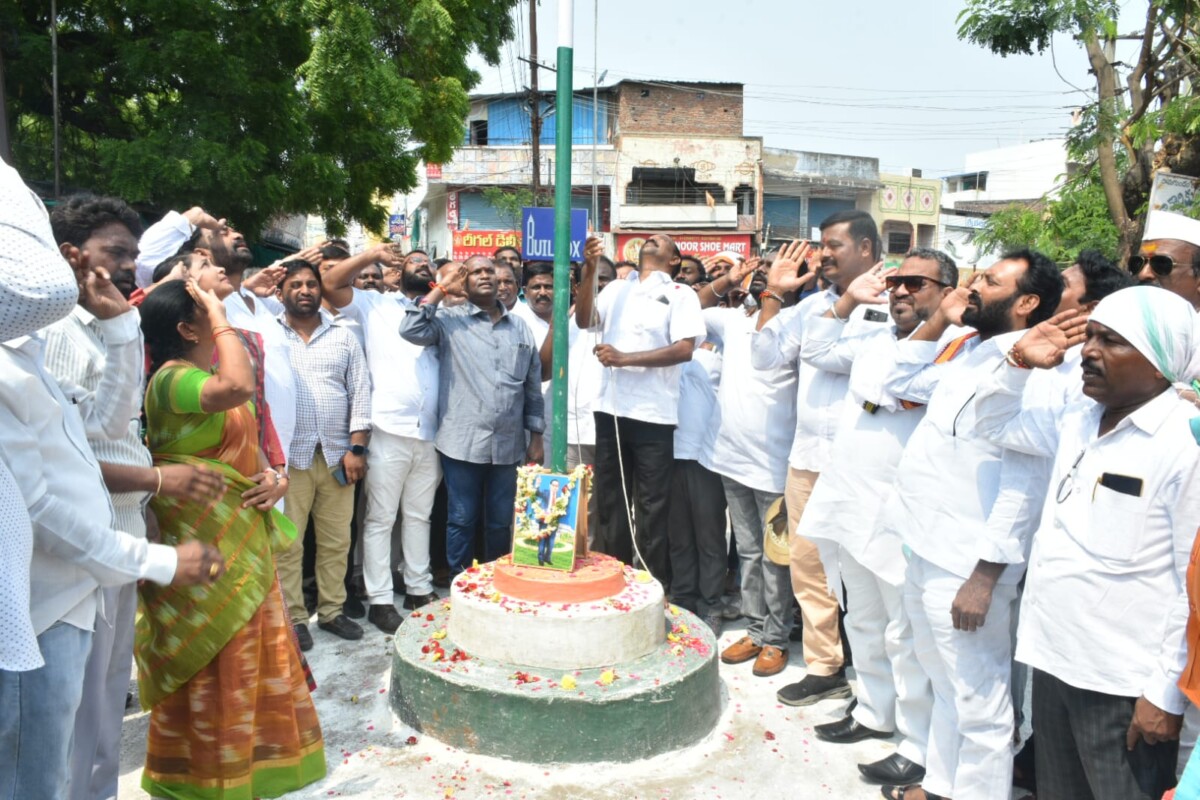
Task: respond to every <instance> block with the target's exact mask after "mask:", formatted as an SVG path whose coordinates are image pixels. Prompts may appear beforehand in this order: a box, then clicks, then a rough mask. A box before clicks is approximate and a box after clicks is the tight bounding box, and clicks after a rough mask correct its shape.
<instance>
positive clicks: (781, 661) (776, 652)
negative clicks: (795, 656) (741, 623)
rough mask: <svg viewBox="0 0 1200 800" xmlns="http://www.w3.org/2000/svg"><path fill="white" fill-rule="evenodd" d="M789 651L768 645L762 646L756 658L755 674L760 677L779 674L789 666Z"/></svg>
mask: <svg viewBox="0 0 1200 800" xmlns="http://www.w3.org/2000/svg"><path fill="white" fill-rule="evenodd" d="M787 662H788V651H787V650H780V649H779V648H778V647H771V646H770V645H767V646H766V647H764V648H762V652H761V653H759V654H758V658H756V659H754V674H755V675H757V676H758V677H760V678H769V677H771V676H772V675H777V674H779V673H780V672H781V671H782V670H783V668H784V667H786V666H787Z"/></svg>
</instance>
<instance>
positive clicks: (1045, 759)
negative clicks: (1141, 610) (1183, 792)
mask: <svg viewBox="0 0 1200 800" xmlns="http://www.w3.org/2000/svg"><path fill="white" fill-rule="evenodd" d="M1114 657H1119V654H1115V656H1114ZM1136 700H1137V698H1136V697H1117V696H1115V695H1110V694H1101V693H1100V692H1093V691H1089V690H1087V689H1077V688H1075V687H1074V686H1070V685H1069V684H1066V683H1063V682H1062V681H1060V680H1059V679H1058V678H1055V677H1054V676H1053V675H1050V674H1048V673H1045V672H1042V671H1041V670H1037V669H1035V670H1034V671H1033V727H1034V730H1035V731H1036V732H1037V750H1036V751H1035V756H1036V763H1037V796H1038V800H1142V798H1145V800H1159V798H1161V797H1162V796H1163V792H1165V791H1166V790H1167V789H1170V788H1171V787H1173V786H1174V785H1175V759H1176V757H1177V756H1178V754H1179V742H1160V743H1159V744H1156V745H1148V744H1146V743H1145V742H1144V741H1142V740H1140V739H1139V740H1138V743H1137V745H1136V746H1135V747H1134V749H1133V750H1132V752H1131V751H1129V750H1126V749H1125V732H1126V731H1127V730H1128V729H1129V720H1130V719H1131V718H1132V717H1133V704H1134V702H1135V701H1136Z"/></svg>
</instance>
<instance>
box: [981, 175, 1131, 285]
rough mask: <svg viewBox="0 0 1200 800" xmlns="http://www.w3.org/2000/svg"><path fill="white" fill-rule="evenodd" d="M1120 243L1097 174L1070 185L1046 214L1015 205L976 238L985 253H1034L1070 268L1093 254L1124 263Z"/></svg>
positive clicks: (998, 214)
mask: <svg viewBox="0 0 1200 800" xmlns="http://www.w3.org/2000/svg"><path fill="white" fill-rule="evenodd" d="M1119 239H1120V236H1119V234H1118V232H1117V227H1116V226H1115V225H1114V224H1113V222H1112V219H1111V218H1110V216H1109V213H1108V203H1107V200H1106V198H1105V196H1104V187H1103V186H1101V185H1100V179H1099V174H1098V170H1096V169H1093V170H1092V171H1090V172H1089V173H1085V174H1083V175H1080V176H1077V177H1074V178H1072V179H1071V180H1069V181H1068V182H1067V184H1066V186H1065V187H1064V188H1063V191H1062V193H1061V195H1060V196H1059V197H1058V199H1055V200H1051V201H1049V202H1048V203H1047V204H1046V206H1045V207H1044V208H1041V209H1036V208H1030V207H1029V206H1025V205H1020V204H1017V203H1014V204H1013V205H1011V206H1009V207H1008V208H1004V209H1001V210H1000V211H997V212H996V213H995V214H992V216H990V217H988V219H987V221H986V222H985V223H984V225H983V227H982V228H980V229H979V230H978V231H977V232H976V234H975V244H976V245H977V246H978V247H979V248H980V250H981V251H984V252H988V251H991V252H1000V253H1002V252H1005V251H1008V250H1016V249H1018V248H1022V247H1031V248H1033V249H1035V250H1040V251H1041V252H1043V253H1045V254H1046V255H1048V256H1050V258H1052V259H1054V260H1055V261H1056V262H1058V263H1059V264H1062V265H1064V266H1065V265H1069V264H1071V263H1072V261H1073V260H1074V259H1075V257H1076V256H1077V255H1078V254H1079V251H1080V250H1084V249H1087V248H1095V249H1097V250H1100V251H1101V252H1103V253H1104V254H1105V255H1106V256H1108V257H1109V258H1113V259H1115V258H1118V256H1119V251H1120V241H1119Z"/></svg>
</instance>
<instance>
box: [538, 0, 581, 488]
mask: <svg viewBox="0 0 1200 800" xmlns="http://www.w3.org/2000/svg"><path fill="white" fill-rule="evenodd" d="M535 2H536V0H535ZM574 46H575V2H574V0H560V2H559V4H558V66H557V76H558V93H557V95H558V96H557V100H556V101H555V104H554V109H555V110H554V116H555V120H554V321H553V325H554V352H553V354H552V355H553V367H552V370H551V381H552V384H551V386H552V388H551V394H550V399H551V415H550V419H551V432H552V435H551V445H552V446H551V453H550V454H549V455H550V468H551V469H552V470H553V471H554V472H566V471H567V350H568V345H569V340H568V338H567V337H568V331H567V313H568V311H569V310H570V306H571V138H572V137H571V134H572V130H571V128H572V124H571V111H572V92H571V89H572V84H573V76H574V63H573V62H574Z"/></svg>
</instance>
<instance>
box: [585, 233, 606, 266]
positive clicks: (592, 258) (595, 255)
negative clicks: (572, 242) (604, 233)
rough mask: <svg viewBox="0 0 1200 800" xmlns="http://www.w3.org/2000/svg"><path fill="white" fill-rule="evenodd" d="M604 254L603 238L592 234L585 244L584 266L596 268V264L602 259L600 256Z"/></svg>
mask: <svg viewBox="0 0 1200 800" xmlns="http://www.w3.org/2000/svg"><path fill="white" fill-rule="evenodd" d="M602 255H604V242H603V240H601V239H599V238H597V237H595V236H592V237H590V238H589V239H588V240H587V243H586V244H584V246H583V266H584V268H585V269H595V268H596V264H597V263H599V261H600V256H602Z"/></svg>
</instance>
